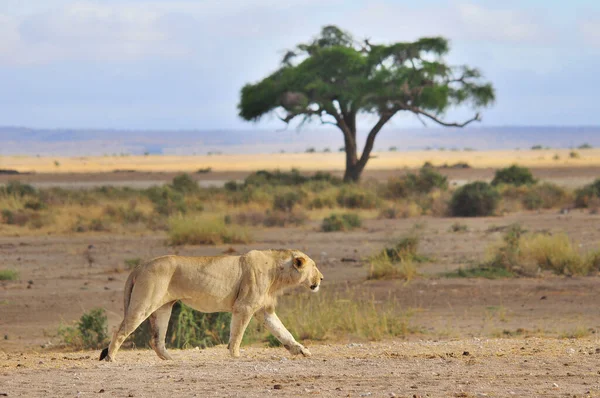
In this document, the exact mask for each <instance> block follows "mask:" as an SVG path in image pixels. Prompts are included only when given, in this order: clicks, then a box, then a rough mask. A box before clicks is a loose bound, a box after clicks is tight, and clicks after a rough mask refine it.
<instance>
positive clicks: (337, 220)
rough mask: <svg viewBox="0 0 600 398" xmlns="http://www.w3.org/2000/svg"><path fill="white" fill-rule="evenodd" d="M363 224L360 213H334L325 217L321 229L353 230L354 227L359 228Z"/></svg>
mask: <svg viewBox="0 0 600 398" xmlns="http://www.w3.org/2000/svg"><path fill="white" fill-rule="evenodd" d="M361 225H362V221H361V219H360V217H359V216H358V214H354V213H345V214H341V215H340V214H332V215H330V216H329V217H326V218H324V219H323V223H322V224H321V230H322V231H323V232H334V231H351V230H353V229H356V228H359V227H360V226H361Z"/></svg>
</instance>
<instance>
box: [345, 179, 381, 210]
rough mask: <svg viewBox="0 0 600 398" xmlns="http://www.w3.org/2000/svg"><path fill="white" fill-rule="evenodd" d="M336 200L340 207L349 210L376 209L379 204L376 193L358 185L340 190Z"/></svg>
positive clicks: (347, 186)
mask: <svg viewBox="0 0 600 398" xmlns="http://www.w3.org/2000/svg"><path fill="white" fill-rule="evenodd" d="M336 200H337V203H338V205H339V206H341V207H345V208H348V209H374V208H376V207H377V204H378V198H377V194H376V193H375V192H372V191H369V190H366V189H365V188H364V187H362V186H360V185H356V184H352V185H345V186H343V187H342V188H341V189H340V190H339V192H338V194H337V197H336Z"/></svg>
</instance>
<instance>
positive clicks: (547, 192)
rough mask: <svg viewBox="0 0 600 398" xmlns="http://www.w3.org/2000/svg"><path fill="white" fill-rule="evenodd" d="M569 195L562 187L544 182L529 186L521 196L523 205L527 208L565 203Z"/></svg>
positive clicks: (543, 207)
mask: <svg viewBox="0 0 600 398" xmlns="http://www.w3.org/2000/svg"><path fill="white" fill-rule="evenodd" d="M569 200H570V195H569V194H568V193H567V191H565V189H564V188H562V187H560V186H558V185H556V184H553V183H550V182H545V183H543V184H536V185H534V186H532V187H530V188H529V189H528V190H527V192H526V193H525V194H524V196H523V205H524V206H525V208H526V209H528V210H537V209H552V208H555V207H558V206H562V205H564V204H566V203H567V202H568V201H569Z"/></svg>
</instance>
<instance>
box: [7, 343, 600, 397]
mask: <svg viewBox="0 0 600 398" xmlns="http://www.w3.org/2000/svg"><path fill="white" fill-rule="evenodd" d="M310 348H311V350H312V352H313V357H312V358H308V359H306V358H291V357H289V356H288V354H287V352H286V351H285V350H284V349H282V348H278V349H275V348H272V349H268V348H254V347H252V348H246V349H245V350H243V352H242V358H240V359H237V360H234V359H231V358H229V357H228V353H227V350H226V348H225V347H215V348H211V349H206V350H182V351H177V350H175V351H174V352H173V354H174V360H173V361H161V360H160V359H158V357H156V355H155V354H154V352H152V351H149V350H146V351H123V352H121V353H120V354H119V357H118V362H114V363H106V362H98V361H97V360H96V354H97V353H96V352H77V353H69V354H61V353H47V354H46V353H45V354H33V353H28V354H0V360H1V365H0V394H2V393H4V394H6V396H10V397H21V396H22V397H47V396H70V397H80V396H111V397H113V396H114V397H158V396H176V397H209V396H210V397H264V396H290V397H291V396H315V395H316V396H323V397H369V396H372V397H488V396H489V397H541V396H543V397H550V396H556V397H559V396H562V397H565V396H568V397H592V396H598V395H600V375H599V373H600V370H599V365H600V342H599V341H598V339H592V340H589V339H588V340H574V341H573V340H555V339H539V338H531V339H501V340H498V339H492V340H488V339H467V340H458V341H443V342H433V341H415V342H400V341H386V342H380V343H358V344H356V343H355V344H345V345H340V344H334V345H325V344H317V345H312V346H311V347H310Z"/></svg>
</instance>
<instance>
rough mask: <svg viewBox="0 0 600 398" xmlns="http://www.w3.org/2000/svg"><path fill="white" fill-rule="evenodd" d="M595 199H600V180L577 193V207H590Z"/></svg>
mask: <svg viewBox="0 0 600 398" xmlns="http://www.w3.org/2000/svg"><path fill="white" fill-rule="evenodd" d="M595 198H600V178H598V179H596V180H595V181H594V182H593V183H591V184H588V185H586V186H584V187H583V188H581V189H578V190H577V191H575V207H579V208H581V207H588V206H589V204H590V201H591V200H593V199H595Z"/></svg>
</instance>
